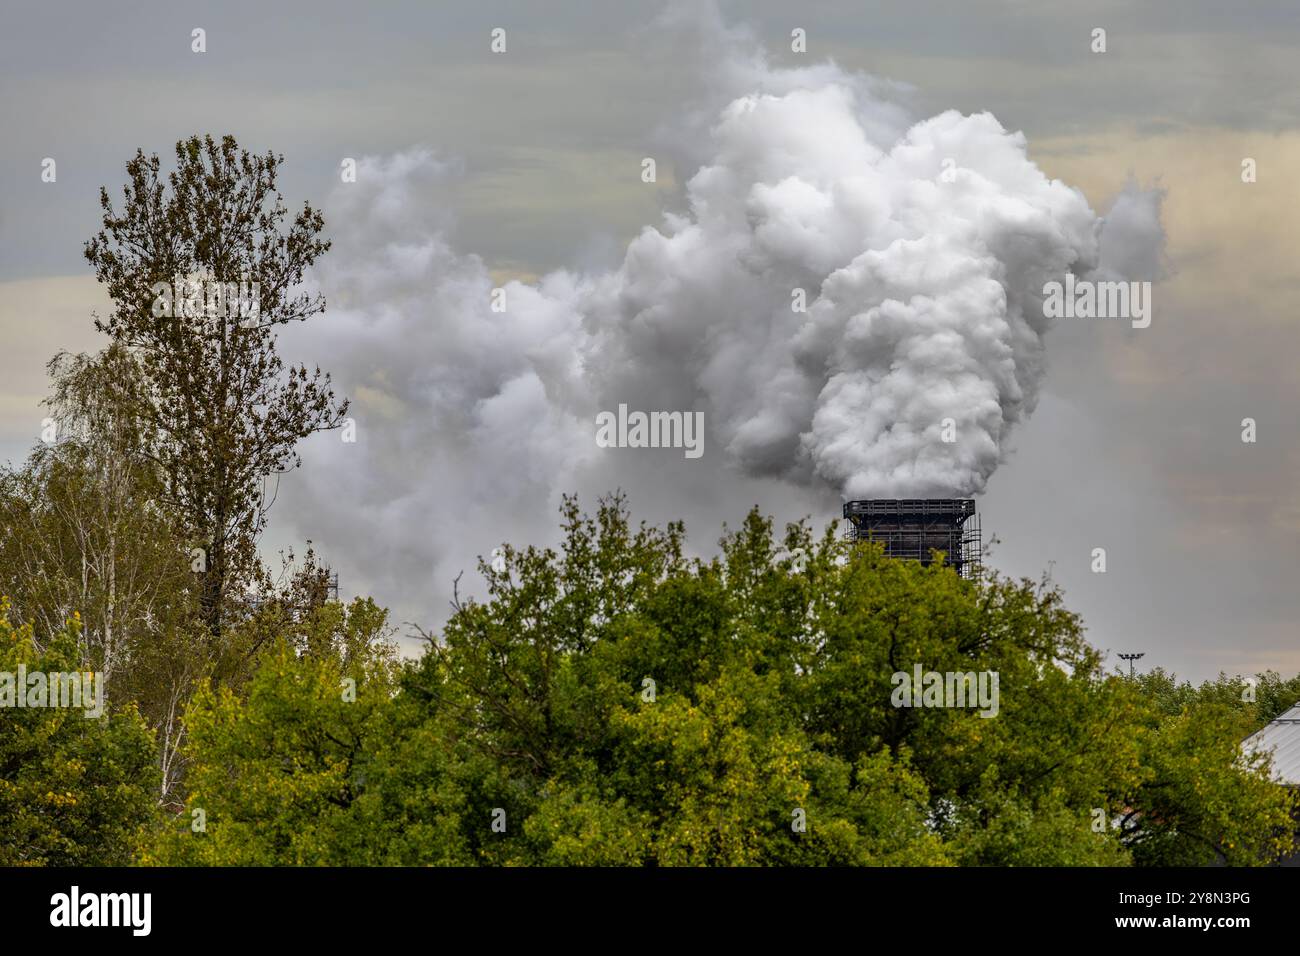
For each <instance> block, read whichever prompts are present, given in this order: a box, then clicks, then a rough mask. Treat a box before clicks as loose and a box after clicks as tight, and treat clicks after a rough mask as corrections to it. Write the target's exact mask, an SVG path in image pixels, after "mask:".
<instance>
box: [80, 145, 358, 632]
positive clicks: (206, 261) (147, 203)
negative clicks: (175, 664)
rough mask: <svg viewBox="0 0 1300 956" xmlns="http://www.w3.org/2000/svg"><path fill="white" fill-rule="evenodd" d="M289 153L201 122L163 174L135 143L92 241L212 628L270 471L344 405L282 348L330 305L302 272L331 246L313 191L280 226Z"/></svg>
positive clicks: (257, 523)
mask: <svg viewBox="0 0 1300 956" xmlns="http://www.w3.org/2000/svg"><path fill="white" fill-rule="evenodd" d="M282 163H283V157H282V156H276V155H274V154H271V153H268V154H266V155H261V156H258V155H254V154H251V153H249V152H248V151H247V150H241V149H240V148H239V146H238V145H237V144H236V142H235V140H234V138H233V137H230V136H226V137H224V138H223V139H222V140H221V141H220V142H216V141H214V140H213V139H212V137H211V136H207V137H203V138H199V137H197V136H194V137H191V138H189V139H186V140H182V141H181V142H179V143H177V144H176V169H175V170H174V171H173V172H171V173H170V174H168V175H167V177H166V180H165V182H164V178H163V175H162V173H161V164H160V161H159V158H158V156H157V154H154V155H152V156H146V155H145V154H144V152H143V151H137V153H136V155H135V157H134V158H133V159H131V160H130V161H129V162H128V163H127V165H126V171H127V177H128V182H127V184H126V186H125V187H124V191H123V192H124V206H123V208H122V211H121V212H120V213H119V212H118V211H116V210H115V208H114V206H113V203H112V201H111V200H110V199H109V195H108V190H107V189H102V190H101V192H100V204H101V206H102V208H103V228H102V230H101V231H100V232H99V233H98V234H97V235H95V236H94V237H93V238H92V239H91V240H90V241H89V242H88V243H87V244H86V249H85V254H86V258H87V259H88V260H89V262H90V263H91V265H92V266H93V267H94V269H95V274H96V277H97V278H98V279H99V281H100V282H102V283H104V285H105V286H106V287H107V291H108V294H109V296H110V297H111V298H112V300H113V303H114V308H113V311H112V313H111V314H110V315H108V317H107V318H104V319H96V323H95V324H96V327H97V328H98V329H99V330H100V331H102V332H105V333H106V334H108V335H109V336H110V337H111V339H112V340H113V342H114V343H116V344H118V345H120V346H121V347H122V348H124V349H126V350H127V351H128V352H129V353H130V354H131V356H132V357H133V358H134V359H135V360H136V361H137V362H138V363H139V367H140V370H141V375H142V387H141V388H140V390H139V392H138V396H137V397H138V408H139V414H140V420H141V422H142V425H143V428H142V433H141V437H142V439H145V440H146V441H145V443H144V444H143V445H142V447H141V449H140V451H141V453H142V454H144V455H147V456H148V457H149V459H150V460H151V461H153V462H154V464H155V465H156V466H157V468H158V473H159V475H160V477H161V480H162V489H163V495H164V497H165V500H166V501H167V502H168V504H169V505H170V506H171V507H172V508H174V509H175V511H176V513H177V514H178V515H180V516H181V519H182V520H183V523H184V530H185V532H186V533H187V534H188V535H189V536H191V538H192V541H193V544H194V547H196V548H198V549H199V551H198V552H197V557H196V560H197V562H198V564H199V565H200V566H201V568H202V576H203V577H202V594H201V600H202V608H203V616H204V620H205V622H206V623H207V626H208V629H209V632H210V633H211V634H212V635H213V636H214V638H215V637H217V636H219V635H220V633H221V629H222V622H223V615H224V613H225V610H226V605H227V604H228V603H229V601H230V599H231V596H232V594H237V593H238V589H239V588H240V587H242V586H243V585H245V584H246V583H248V582H249V581H250V580H251V578H252V577H253V575H254V574H255V571H256V567H257V554H256V542H257V539H258V536H259V535H260V533H261V532H262V530H263V528H264V526H265V522H266V509H267V508H268V507H269V503H268V501H267V494H266V490H265V485H266V481H267V479H268V477H269V476H271V475H273V474H276V473H278V472H280V471H282V470H284V469H286V468H287V467H289V466H292V467H297V466H298V465H299V464H300V459H299V458H298V457H297V455H296V453H295V450H294V449H295V446H296V444H297V442H298V441H299V440H301V439H302V438H305V437H306V436H308V435H310V434H312V433H314V432H316V431H319V430H322V429H330V428H335V427H337V426H338V425H340V424H341V423H342V421H343V419H344V416H345V415H346V413H347V408H348V403H347V402H346V401H343V402H342V403H338V402H337V401H336V400H335V397H334V393H333V391H332V390H331V388H330V385H329V376H328V375H327V374H323V373H322V372H321V370H320V369H319V368H318V369H316V370H315V371H314V372H309V371H308V369H307V368H306V367H305V366H301V365H299V366H288V367H286V366H285V364H284V362H283V361H282V360H281V359H280V357H279V355H278V354H277V350H276V329H277V327H278V326H282V325H284V324H286V323H289V322H295V321H305V320H307V319H308V318H310V317H311V316H313V315H316V314H317V313H319V312H321V311H322V310H323V309H324V300H323V298H322V297H321V296H319V295H313V294H311V293H309V292H306V291H302V281H303V276H304V273H305V270H306V269H307V268H308V267H309V266H310V265H311V264H312V263H313V262H314V261H315V260H316V259H317V258H318V257H319V256H320V255H321V254H323V253H324V252H325V251H326V250H327V249H328V248H329V243H328V242H327V241H325V240H322V239H320V238H319V234H320V232H321V230H322V228H323V225H324V221H323V219H322V217H321V214H320V213H319V212H317V211H316V210H314V209H312V207H311V206H310V205H308V204H304V205H303V208H302V209H301V210H300V211H299V212H298V214H297V215H296V216H295V217H294V218H293V219H292V221H291V222H289V223H288V224H287V227H286V226H285V222H286V217H287V215H288V211H287V209H286V207H285V205H284V202H283V197H282V196H281V195H280V193H279V192H278V191H277V188H276V178H277V173H278V170H279V167H280V165H281V164H282Z"/></svg>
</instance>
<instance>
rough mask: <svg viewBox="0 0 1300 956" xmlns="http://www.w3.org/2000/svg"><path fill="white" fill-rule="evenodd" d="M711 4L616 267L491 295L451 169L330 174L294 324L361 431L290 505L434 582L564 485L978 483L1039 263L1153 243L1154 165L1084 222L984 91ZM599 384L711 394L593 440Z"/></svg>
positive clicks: (651, 396) (696, 493) (376, 567)
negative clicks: (633, 434) (972, 92)
mask: <svg viewBox="0 0 1300 956" xmlns="http://www.w3.org/2000/svg"><path fill="white" fill-rule="evenodd" d="M703 28H704V31H705V32H706V33H708V39H709V42H710V43H711V44H712V45H713V55H714V57H715V59H716V61H717V64H718V65H717V66H716V68H715V69H713V70H712V71H711V72H710V73H709V74H708V78H709V82H708V83H706V84H704V85H705V86H706V87H707V89H708V92H707V93H706V94H704V99H705V100H706V101H708V102H711V103H712V106H711V107H710V108H708V109H704V110H701V109H700V108H699V107H698V105H692V106H691V107H690V108H687V109H684V110H683V113H682V119H681V121H680V122H679V123H677V124H676V125H675V126H674V125H669V126H667V127H666V130H667V132H668V135H670V136H672V135H676V136H678V137H680V139H679V142H678V143H677V144H676V148H675V149H673V150H672V151H671V152H672V153H673V154H674V155H676V156H678V157H691V158H696V157H698V161H699V166H698V169H697V171H695V172H694V173H693V175H690V177H689V179H688V180H687V182H686V186H685V207H684V208H683V209H681V210H680V211H679V212H672V213H668V214H666V215H665V216H664V220H663V222H662V223H661V224H660V225H659V226H657V227H652V226H647V227H645V228H644V229H643V230H642V232H641V233H640V234H639V235H638V236H637V237H636V238H635V239H634V240H632V242H631V243H630V244H629V245H628V247H627V250H626V255H625V256H624V257H623V260H622V263H621V265H619V266H618V267H617V268H615V269H613V270H612V271H609V272H606V273H602V274H581V273H577V272H569V271H559V272H555V273H552V274H550V275H547V276H545V277H544V278H542V279H541V280H540V281H539V282H537V283H536V284H526V283H520V282H510V283H507V284H506V285H505V286H504V305H505V311H504V312H497V311H493V308H492V305H493V291H492V290H493V287H494V286H495V285H496V283H495V282H494V281H493V280H492V278H491V276H490V274H489V271H488V268H487V267H486V265H485V264H484V263H483V262H482V261H481V260H480V259H479V258H478V257H476V256H473V255H467V254H462V253H460V252H457V251H456V250H454V249H453V248H452V247H451V246H450V244H449V241H448V239H447V235H448V224H447V221H446V219H445V216H444V213H443V212H442V209H443V205H444V202H443V200H444V197H443V193H444V189H443V186H444V185H445V184H446V183H447V181H448V179H449V177H453V176H455V175H456V170H455V168H454V167H453V166H452V165H450V164H448V163H447V162H445V161H443V160H441V159H440V158H439V157H438V155H437V154H435V153H433V152H428V151H412V152H407V153H403V154H400V155H397V156H393V157H388V158H368V159H365V160H363V161H362V162H361V164H360V171H359V175H358V181H357V182H356V183H355V184H348V185H345V186H341V187H340V188H338V189H337V191H336V194H335V195H334V196H333V197H332V198H331V200H330V202H329V204H328V206H327V213H328V216H327V218H328V220H329V221H330V222H331V223H332V224H333V230H334V238H335V248H334V251H333V252H332V253H331V255H330V256H329V257H328V262H327V264H326V265H325V267H324V269H323V270H322V271H321V273H320V274H319V277H318V278H319V281H320V283H321V285H322V287H323V288H324V290H325V291H326V293H327V294H328V296H329V301H330V312H329V313H328V317H327V320H326V321H325V322H324V323H323V325H322V327H323V329H324V330H325V331H324V332H323V335H324V336H325V337H324V339H323V340H321V339H317V340H315V341H313V342H312V351H313V352H314V353H315V355H314V356H313V357H314V358H316V359H318V360H319V361H320V362H321V364H322V365H323V366H324V367H326V368H329V369H331V370H333V371H334V373H335V379H336V381H337V383H338V384H339V386H340V387H341V389H342V391H344V392H345V393H346V394H348V395H350V396H351V397H352V398H353V399H354V401H355V416H356V419H357V434H358V441H357V443H356V444H355V445H351V446H349V445H345V444H342V443H339V442H338V441H337V438H336V437H329V438H328V439H327V440H326V439H322V440H318V441H316V442H313V443H312V444H311V445H310V446H309V448H308V450H307V452H308V453H307V457H308V459H309V461H308V465H309V467H308V468H307V470H306V472H305V473H303V475H304V477H303V480H302V481H301V482H300V484H299V486H298V488H297V489H296V491H295V494H294V497H293V503H292V504H291V508H292V509H293V510H294V512H295V513H296V514H297V515H299V516H300V520H299V524H300V525H303V524H306V516H308V515H310V517H311V526H312V527H313V528H315V529H316V536H317V537H318V538H320V539H321V543H322V544H324V545H325V546H326V547H327V548H329V547H330V546H333V547H334V548H335V549H343V548H346V549H347V550H348V551H349V552H351V554H352V560H353V562H355V564H356V566H357V567H358V568H359V569H361V573H362V574H363V575H366V574H368V575H371V576H379V577H382V578H387V579H389V580H388V582H387V583H389V584H394V585H401V584H409V583H410V582H411V580H412V575H414V576H415V578H418V579H420V580H424V581H430V579H431V578H433V579H437V580H439V582H440V586H441V584H445V582H446V581H448V580H450V578H451V577H452V576H454V574H455V572H456V570H457V569H459V568H462V567H466V566H467V565H468V564H470V563H471V560H472V559H469V560H467V557H468V556H472V555H473V554H474V553H484V552H485V551H486V550H488V549H490V548H491V547H492V546H493V544H495V543H497V542H500V541H502V540H513V541H526V540H537V539H538V538H545V537H549V535H548V533H547V529H549V528H551V527H552V526H553V524H554V504H555V503H556V501H557V499H558V496H559V494H560V493H562V492H565V491H571V490H580V489H581V490H587V491H596V492H600V491H607V490H610V489H612V488H614V487H618V486H621V487H624V488H629V487H630V488H632V489H633V491H634V494H636V493H638V492H637V489H638V488H640V489H643V497H642V498H641V499H640V500H639V501H637V502H636V503H637V504H638V505H641V504H643V503H645V499H646V498H647V497H648V498H651V499H654V498H655V497H656V496H658V499H659V500H662V501H668V502H671V501H672V500H674V499H675V500H678V501H681V502H683V503H685V502H687V501H694V502H696V503H697V504H698V503H699V502H701V501H703V500H706V499H707V498H708V497H709V496H710V495H713V496H716V495H718V494H719V493H720V492H719V491H718V490H716V489H718V488H721V487H723V486H726V487H730V488H732V489H733V490H737V491H738V493H739V494H742V495H749V500H748V501H747V502H746V504H750V503H753V502H754V501H755V500H758V499H759V498H760V497H762V495H763V494H768V495H769V500H770V495H771V494H777V495H784V500H785V501H786V502H787V503H791V504H792V505H793V506H795V507H799V508H805V507H807V508H813V507H819V506H821V505H823V504H827V503H829V502H833V501H834V500H835V498H836V496H842V497H846V498H862V497H922V496H968V495H972V494H977V493H979V492H980V491H981V490H982V489H983V488H984V486H985V483H986V482H987V480H988V478H989V476H990V475H991V474H992V473H993V471H994V469H995V468H996V467H997V466H998V463H999V461H1000V459H1001V457H1002V455H1003V453H1004V449H1005V447H1006V440H1007V436H1008V433H1009V430H1010V429H1011V428H1012V427H1013V426H1014V425H1015V424H1016V423H1017V422H1020V421H1022V420H1023V419H1024V418H1025V417H1026V416H1027V415H1028V414H1029V413H1030V412H1031V411H1032V410H1033V408H1034V404H1035V401H1036V397H1037V393H1038V389H1039V385H1040V383H1041V381H1042V378H1043V375H1044V370H1045V363H1044V341H1043V336H1044V333H1045V331H1046V321H1045V320H1044V318H1043V309H1042V289H1043V285H1044V283H1045V282H1046V281H1048V280H1049V279H1052V278H1059V277H1060V276H1061V275H1062V274H1064V273H1065V272H1067V271H1073V272H1074V273H1075V274H1076V275H1081V276H1082V275H1087V274H1090V273H1092V272H1093V270H1096V269H1098V268H1099V267H1103V266H1104V267H1105V269H1106V272H1107V274H1116V275H1123V274H1126V272H1127V271H1128V270H1126V268H1125V260H1137V261H1138V262H1147V261H1148V260H1151V258H1152V256H1153V255H1154V254H1153V253H1152V251H1151V248H1152V245H1153V244H1154V243H1156V242H1158V239H1159V222H1158V202H1159V197H1158V195H1157V194H1147V193H1142V192H1140V191H1137V190H1130V191H1128V192H1127V193H1125V195H1124V197H1123V207H1122V209H1120V210H1119V211H1120V212H1121V213H1122V216H1121V219H1122V221H1123V223H1126V224H1128V225H1129V226H1132V227H1133V228H1132V229H1131V230H1130V232H1129V234H1127V235H1126V236H1122V237H1119V238H1117V239H1111V238H1110V236H1109V235H1107V237H1106V240H1105V248H1104V249H1103V239H1102V237H1103V235H1105V234H1106V233H1105V231H1104V230H1103V223H1102V221H1101V220H1100V219H1099V218H1098V216H1097V215H1096V214H1095V213H1094V212H1093V211H1092V210H1091V209H1090V208H1089V206H1088V203H1087V201H1086V200H1085V199H1084V197H1083V195H1082V194H1081V193H1080V192H1078V191H1077V190H1075V189H1072V188H1070V187H1069V186H1067V185H1065V184H1063V183H1061V182H1059V181H1053V180H1049V179H1048V178H1046V177H1045V176H1044V175H1043V173H1042V172H1041V171H1040V170H1039V169H1038V167H1037V166H1036V165H1034V163H1032V162H1031V161H1030V160H1029V159H1028V157H1027V155H1026V144H1025V140H1024V137H1023V136H1022V135H1021V134H1019V133H1015V132H1008V131H1007V130H1005V129H1003V127H1002V126H1001V125H1000V124H999V123H998V121H997V120H996V119H995V118H994V117H993V116H991V115H990V114H988V113H979V114H975V115H971V116H963V115H961V114H959V113H957V112H954V111H949V112H945V113H943V114H941V115H938V116H935V117H932V118H930V119H924V120H921V121H919V122H913V121H912V120H911V119H909V118H908V117H907V116H906V114H905V113H904V112H903V111H902V110H901V109H900V108H899V107H898V106H897V105H894V104H891V103H890V102H888V101H887V100H886V99H885V98H884V97H885V96H886V95H887V92H888V91H887V88H885V87H882V86H881V85H880V84H878V83H876V82H875V81H872V80H870V79H868V78H865V77H862V76H859V75H854V74H850V73H848V72H845V71H843V70H841V69H839V68H838V67H836V66H835V65H834V64H827V63H823V64H819V65H816V66H814V67H811V68H804V69H798V70H784V69H778V68H775V67H771V66H769V65H768V64H767V62H766V61H765V59H764V58H763V56H762V55H761V53H758V52H756V51H755V49H754V48H753V47H750V46H747V45H746V44H745V41H744V39H743V37H740V36H738V35H736V34H732V33H728V32H727V31H725V30H724V29H723V28H722V27H721V26H720V25H718V24H717V22H716V21H708V20H707V19H706V22H705V23H704V24H703ZM882 91H883V92H882ZM705 116H708V117H710V119H709V120H708V121H707V122H704V121H703V119H702V118H703V117H705ZM674 131H675V132H674ZM679 172H681V171H680V170H679ZM1153 223H1154V229H1155V234H1154V235H1150V234H1149V228H1148V227H1150V226H1151V225H1152V224H1153ZM1145 277H1146V278H1151V276H1149V275H1148V276H1145ZM497 302H498V305H499V304H500V302H501V300H500V299H499V298H498V300H497ZM801 303H802V304H803V306H804V308H802V309H800V308H799V306H800V304H801ZM620 405H626V406H627V408H629V409H633V410H641V411H646V412H649V411H654V410H663V411H677V412H682V413H690V412H702V413H703V419H704V423H705V433H706V437H705V442H704V454H703V457H702V458H701V459H700V460H699V461H698V462H697V461H691V460H686V461H683V456H682V455H681V453H680V452H677V453H674V452H671V451H665V450H653V451H652V450H641V451H634V450H617V451H616V450H612V449H608V448H601V447H598V445H597V443H596V441H595V434H596V426H595V421H596V416H597V415H598V414H599V413H601V412H605V411H612V410H614V409H617V408H618V407H619V406H620ZM760 489H761V491H760ZM639 510H640V509H639ZM651 510H652V511H653V509H651ZM710 524H712V525H714V526H716V521H714V522H710Z"/></svg>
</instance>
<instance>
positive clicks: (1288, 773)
mask: <svg viewBox="0 0 1300 956" xmlns="http://www.w3.org/2000/svg"><path fill="white" fill-rule="evenodd" d="M1241 748H1242V750H1244V751H1245V752H1246V753H1255V752H1257V751H1261V750H1271V751H1272V752H1273V777H1274V779H1276V780H1277V781H1278V783H1284V784H1287V785H1288V786H1292V787H1300V704H1296V705H1295V706H1294V707H1292V708H1291V709H1290V710H1288V711H1287V712H1286V713H1284V714H1282V715H1281V716H1279V717H1277V718H1275V719H1274V720H1273V721H1272V722H1271V723H1269V724H1267V725H1266V726H1265V727H1263V728H1262V729H1260V730H1257V731H1255V732H1254V733H1253V734H1251V735H1250V736H1249V737H1247V738H1246V739H1245V740H1243V741H1242V742H1241Z"/></svg>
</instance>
